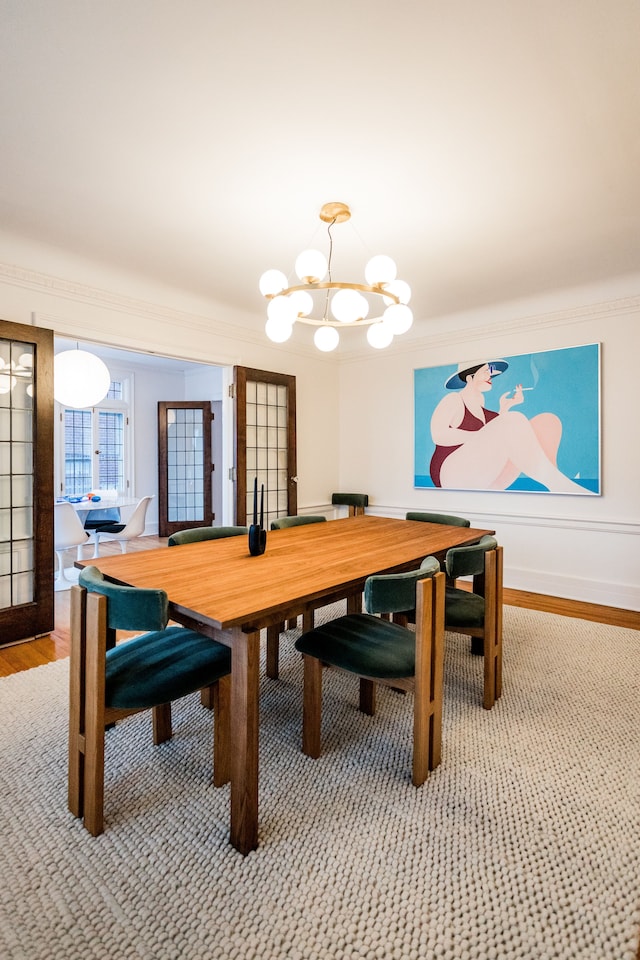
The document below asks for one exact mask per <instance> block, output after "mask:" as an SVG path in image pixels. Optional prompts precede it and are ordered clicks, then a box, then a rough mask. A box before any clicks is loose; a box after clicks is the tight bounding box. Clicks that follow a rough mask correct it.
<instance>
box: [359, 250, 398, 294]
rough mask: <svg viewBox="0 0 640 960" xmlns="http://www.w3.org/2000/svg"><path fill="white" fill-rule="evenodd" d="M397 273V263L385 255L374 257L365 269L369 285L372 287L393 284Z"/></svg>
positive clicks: (380, 254)
mask: <svg viewBox="0 0 640 960" xmlns="http://www.w3.org/2000/svg"><path fill="white" fill-rule="evenodd" d="M396 273H397V267H396V265H395V262H394V261H393V260H392V259H391V257H387V256H385V255H384V254H383V253H379V254H378V255H377V256H375V257H372V258H371V260H369V262H368V264H367V265H366V267H365V268H364V275H365V278H366V280H367V283H368V284H370V285H371V286H372V287H375V286H378V285H380V284H383V283H391V281H392V280H395V278H396Z"/></svg>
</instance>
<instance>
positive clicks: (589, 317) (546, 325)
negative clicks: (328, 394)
mask: <svg viewBox="0 0 640 960" xmlns="http://www.w3.org/2000/svg"><path fill="white" fill-rule="evenodd" d="M639 312H640V296H633V297H621V298H619V299H614V300H602V301H598V302H595V303H593V302H591V303H586V304H583V305H580V306H577V307H571V308H567V309H565V310H554V311H550V312H548V313H539V314H529V315H526V316H517V315H516V316H514V317H513V318H512V319H510V320H496V321H494V322H493V323H490V324H478V325H477V326H475V327H474V326H464V325H463V324H462V323H459V324H458V326H456V325H455V323H456V318H455V317H452V318H449V319H450V320H451V326H450V327H449V329H448V330H447V331H446V332H439V333H435V334H432V335H429V334H427V335H415V336H413V337H411V339H407V338H406V337H405V338H403V339H402V341H397V343H396V342H394V343H392V344H391V346H390V347H387V348H386V350H385V351H380V355H382V354H383V353H393V355H394V356H402V355H406V354H414V353H415V351H416V349H425V348H427V349H437V348H440V347H451V346H452V344H453V343H454V337H455V335H463V336H464V341H465V344H466V343H473V342H477V341H485V340H487V339H490V338H491V337H494V336H495V337H501V338H502V337H505V336H509V335H511V334H514V335H515V334H522V333H526V332H533V331H539V330H548V329H552V328H556V327H557V328H560V327H566V326H570V325H572V324H579V323H588V322H591V321H594V320H595V321H598V320H606V321H611V320H616V319H619V318H621V317H623V316H628V315H633V314H637V313H639ZM444 319H447V318H444ZM458 319H459V318H458ZM370 356H371V352H368V353H364V352H362V351H356V350H353V351H349V352H348V353H347V352H344V353H341V354H340V357H339V359H340V361H341V362H342V363H347V362H353V361H359V360H362V359H363V358H364V357H370Z"/></svg>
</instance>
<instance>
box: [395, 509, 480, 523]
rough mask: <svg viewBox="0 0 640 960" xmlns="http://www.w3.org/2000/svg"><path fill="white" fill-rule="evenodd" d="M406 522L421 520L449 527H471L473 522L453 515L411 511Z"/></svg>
mask: <svg viewBox="0 0 640 960" xmlns="http://www.w3.org/2000/svg"><path fill="white" fill-rule="evenodd" d="M405 519H406V520H420V521H421V522H422V523H446V524H447V526H449V527H470V526H471V521H470V520H466V519H465V517H456V516H455V515H454V514H452V513H424V512H422V511H416V510H409V511H408V513H407V515H406V517H405Z"/></svg>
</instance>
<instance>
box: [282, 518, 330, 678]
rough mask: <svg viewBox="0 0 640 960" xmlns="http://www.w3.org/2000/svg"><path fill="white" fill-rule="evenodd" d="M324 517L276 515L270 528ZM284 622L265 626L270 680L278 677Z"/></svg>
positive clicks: (300, 524) (292, 622)
mask: <svg viewBox="0 0 640 960" xmlns="http://www.w3.org/2000/svg"><path fill="white" fill-rule="evenodd" d="M326 519H327V518H326V517H324V516H320V515H315V514H307V515H306V516H305V515H301V516H295V517H278V519H277V520H272V521H271V529H272V530H286V529H287V528H288V527H304V526H306V525H307V524H308V523H325V522H326ZM296 625H297V620H289V622H288V627H289V628H290V629H291V630H293V628H294V627H295V626H296ZM284 628H285V624H284V623H279V624H276V625H275V626H273V627H268V628H267V676H268V677H270V678H271V679H272V680H277V679H278V673H279V669H280V668H279V661H280V633H281V632H282V631H283V630H284Z"/></svg>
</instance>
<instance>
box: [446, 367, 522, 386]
mask: <svg viewBox="0 0 640 960" xmlns="http://www.w3.org/2000/svg"><path fill="white" fill-rule="evenodd" d="M485 363H488V364H489V372H490V374H491V376H492V377H495V376H497V375H498V374H499V373H504V371H505V370H506V369H507V367H508V366H509V364H508V363H507V361H506V360H474V361H469V360H465V361H464V363H459V364H458V369H457V371H456V373H452V374H451V376H450V377H449V379H448V380H447V382H446V383H445V387H446V388H447V390H461V389H462V388H463V387H465V386H466V385H467V382H466V380H465V379H464V378H465V375H468V374H469V371H471V370H477V369H478V368H479V367H484V365H485Z"/></svg>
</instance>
